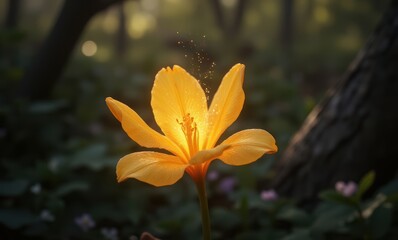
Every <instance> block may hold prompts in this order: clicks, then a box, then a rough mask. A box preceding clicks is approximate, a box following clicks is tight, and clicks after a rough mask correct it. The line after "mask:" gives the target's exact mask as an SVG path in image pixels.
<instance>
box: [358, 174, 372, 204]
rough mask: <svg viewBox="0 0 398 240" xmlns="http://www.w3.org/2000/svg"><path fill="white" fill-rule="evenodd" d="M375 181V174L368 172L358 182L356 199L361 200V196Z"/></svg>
mask: <svg viewBox="0 0 398 240" xmlns="http://www.w3.org/2000/svg"><path fill="white" fill-rule="evenodd" d="M374 180H375V172H374V171H370V172H369V173H367V174H366V175H365V176H364V177H363V178H362V179H361V180H360V181H359V185H358V191H357V193H356V197H357V198H358V199H361V197H362V195H363V194H364V193H365V192H366V191H367V190H368V189H369V188H370V187H371V186H372V185H373V182H374Z"/></svg>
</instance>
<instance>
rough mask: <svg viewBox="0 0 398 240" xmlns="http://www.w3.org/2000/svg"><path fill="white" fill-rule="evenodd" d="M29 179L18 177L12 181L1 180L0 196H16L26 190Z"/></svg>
mask: <svg viewBox="0 0 398 240" xmlns="http://www.w3.org/2000/svg"><path fill="white" fill-rule="evenodd" d="M28 185H29V181H27V180H23V179H17V180H12V181H1V182H0V196H7V197H15V196H19V195H21V194H22V193H24V192H25V191H26V188H27V187H28Z"/></svg>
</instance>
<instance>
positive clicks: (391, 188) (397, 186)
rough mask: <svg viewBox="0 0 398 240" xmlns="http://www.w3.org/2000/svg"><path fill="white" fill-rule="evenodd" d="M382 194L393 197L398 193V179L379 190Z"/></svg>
mask: <svg viewBox="0 0 398 240" xmlns="http://www.w3.org/2000/svg"><path fill="white" fill-rule="evenodd" d="M379 192H380V193H384V194H385V195H391V194H396V193H398V179H395V180H393V181H391V182H389V183H388V184H387V185H385V186H384V187H382V188H381V189H380V190H379Z"/></svg>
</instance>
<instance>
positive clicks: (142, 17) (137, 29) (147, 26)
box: [128, 12, 156, 39]
mask: <svg viewBox="0 0 398 240" xmlns="http://www.w3.org/2000/svg"><path fill="white" fill-rule="evenodd" d="M155 26H156V19H155V17H154V16H152V15H151V14H148V13H138V12H137V13H135V14H134V15H133V16H132V17H131V19H130V21H129V25H128V33H129V35H130V37H132V38H134V39H138V38H141V37H142V36H144V34H145V33H146V32H148V31H149V30H151V29H153V28H154V27H155Z"/></svg>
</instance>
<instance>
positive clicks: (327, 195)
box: [319, 190, 358, 206]
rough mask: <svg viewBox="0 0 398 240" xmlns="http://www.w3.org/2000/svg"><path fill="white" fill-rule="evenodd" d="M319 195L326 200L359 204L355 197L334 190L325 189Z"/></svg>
mask: <svg viewBox="0 0 398 240" xmlns="http://www.w3.org/2000/svg"><path fill="white" fill-rule="evenodd" d="M319 197H320V198H321V199H323V200H326V201H331V202H335V203H339V204H343V205H347V206H355V205H357V204H358V202H357V201H356V200H355V199H354V198H352V197H346V196H343V195H341V194H340V193H338V192H336V191H334V190H327V191H323V192H321V193H320V194H319Z"/></svg>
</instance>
